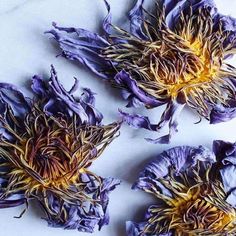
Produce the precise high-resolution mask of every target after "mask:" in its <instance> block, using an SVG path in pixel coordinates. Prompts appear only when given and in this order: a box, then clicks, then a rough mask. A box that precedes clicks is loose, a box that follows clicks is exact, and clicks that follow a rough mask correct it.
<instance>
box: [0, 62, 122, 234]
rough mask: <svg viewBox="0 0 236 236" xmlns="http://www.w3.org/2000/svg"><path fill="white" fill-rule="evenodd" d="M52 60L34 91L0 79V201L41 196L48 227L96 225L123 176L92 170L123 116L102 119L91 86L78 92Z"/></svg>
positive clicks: (1, 205) (13, 203)
mask: <svg viewBox="0 0 236 236" xmlns="http://www.w3.org/2000/svg"><path fill="white" fill-rule="evenodd" d="M77 88H78V81H77V80H76V82H75V84H74V86H73V88H72V89H71V90H70V91H69V92H67V91H66V90H65V89H64V88H63V86H62V85H61V84H60V83H59V81H58V78H57V75H56V72H55V70H54V68H53V67H52V70H51V78H50V80H49V81H45V80H43V79H42V78H40V77H39V76H34V77H33V80H32V90H33V93H34V98H33V99H30V98H26V97H25V96H24V95H23V94H22V93H21V92H20V91H19V90H17V88H15V86H13V85H10V84H5V83H1V84H0V109H1V115H0V124H1V125H0V126H1V132H2V135H1V138H0V208H5V207H14V206H17V205H21V204H25V203H26V204H27V205H28V202H29V201H30V200H32V199H33V200H37V201H38V202H39V203H40V205H41V206H42V208H43V209H44V211H45V213H46V220H47V221H48V223H49V225H50V226H53V227H63V228H65V229H78V230H79V231H83V232H93V231H94V228H95V227H96V226H97V225H98V226H99V228H101V227H102V226H103V225H105V224H108V221H109V216H108V212H107V205H108V201H109V198H108V194H109V192H110V191H112V190H113V189H115V187H116V186H117V185H118V184H119V183H120V181H118V180H116V179H113V178H102V177H100V176H97V175H96V174H94V173H92V172H91V171H89V169H88V168H89V166H90V165H91V164H92V162H93V161H94V160H96V159H97V158H98V157H99V156H100V155H101V153H102V152H103V150H104V149H105V148H106V146H107V145H108V144H109V143H110V142H111V141H112V140H113V139H114V137H115V134H116V133H117V131H118V130H119V127H120V123H119V122H117V123H112V124H110V125H102V124H101V121H102V114H101V113H100V112H99V111H97V110H96V108H95V107H94V105H95V104H94V103H95V98H94V93H92V91H91V90H90V89H84V93H83V94H82V95H81V97H80V98H79V99H76V98H75V97H74V95H73V93H74V92H75V91H76V89H77Z"/></svg>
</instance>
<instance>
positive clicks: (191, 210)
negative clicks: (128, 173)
mask: <svg viewBox="0 0 236 236" xmlns="http://www.w3.org/2000/svg"><path fill="white" fill-rule="evenodd" d="M213 150H214V152H212V151H210V150H208V149H207V148H204V147H202V146H200V147H198V148H195V147H189V146H181V147H175V148H172V149H169V150H167V151H165V152H163V153H162V154H160V155H158V156H157V157H156V158H155V159H154V160H153V162H151V163H150V164H149V165H148V166H147V167H146V168H145V169H144V170H143V171H142V172H141V174H140V177H139V179H138V181H137V182H136V183H135V185H134V189H142V190H144V191H145V192H147V193H151V194H153V195H154V197H155V202H156V203H155V204H153V205H152V206H150V207H149V209H148V211H147V213H146V215H145V220H144V221H143V222H141V223H135V222H127V235H128V236H141V235H142V236H152V235H160V236H167V235H168V236H172V235H186V236H187V235H215V236H217V235H219V236H223V235H235V233H236V227H235V226H236V195H235V187H236V184H235V182H234V181H232V180H233V179H234V178H235V174H236V166H235V163H236V162H235V160H236V151H235V150H236V145H235V144H231V143H225V142H223V141H215V142H214V144H213Z"/></svg>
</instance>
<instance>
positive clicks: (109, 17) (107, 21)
mask: <svg viewBox="0 0 236 236" xmlns="http://www.w3.org/2000/svg"><path fill="white" fill-rule="evenodd" d="M104 2H105V5H106V8H107V12H108V13H107V15H106V17H105V18H104V20H103V30H104V32H105V33H106V34H107V35H109V34H110V28H111V20H112V15H111V6H110V4H109V3H108V2H107V1H106V0H104Z"/></svg>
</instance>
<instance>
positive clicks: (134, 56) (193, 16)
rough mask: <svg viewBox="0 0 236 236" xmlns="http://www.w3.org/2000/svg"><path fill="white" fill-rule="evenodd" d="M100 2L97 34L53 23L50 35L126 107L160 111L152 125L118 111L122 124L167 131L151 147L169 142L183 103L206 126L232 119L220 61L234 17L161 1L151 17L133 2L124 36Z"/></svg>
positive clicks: (230, 43) (229, 76)
mask: <svg viewBox="0 0 236 236" xmlns="http://www.w3.org/2000/svg"><path fill="white" fill-rule="evenodd" d="M105 3H106V6H107V9H108V15H107V16H106V18H105V19H104V22H103V31H104V34H103V35H102V36H100V35H98V34H96V33H92V32H89V31H87V30H85V29H81V28H63V27H59V26H57V25H56V24H55V23H54V24H53V25H54V29H53V30H51V31H49V33H51V34H52V35H53V37H54V38H55V40H56V41H57V42H58V43H59V45H60V48H61V50H62V55H63V56H64V57H66V58H67V59H69V60H73V61H78V62H79V63H81V64H83V65H85V66H86V67H88V68H89V69H90V70H92V71H93V72H94V73H95V74H97V75H98V76H99V77H102V78H105V79H108V80H110V81H111V82H112V84H114V86H116V87H119V88H120V89H121V91H122V94H123V97H124V98H125V99H126V100H128V105H127V106H128V107H138V106H145V107H146V108H147V109H150V108H155V107H159V106H163V105H166V109H165V111H164V113H163V114H162V117H161V120H160V121H159V122H158V123H157V124H151V123H150V120H149V118H148V117H144V116H141V115H138V114H135V115H131V114H128V113H125V112H121V115H122V117H123V119H124V121H126V122H127V123H128V124H130V125H131V126H133V127H135V128H140V127H141V128H145V129H148V130H152V131H159V130H160V129H161V128H163V127H164V126H166V125H167V126H169V133H168V134H167V135H165V136H163V137H160V138H157V139H155V140H150V139H149V141H152V142H154V143H168V142H169V141H170V138H171V136H172V135H173V134H174V133H176V132H177V126H178V116H179V114H180V112H181V111H182V110H183V108H184V107H185V106H186V105H187V106H188V107H190V108H191V109H192V110H193V111H195V112H197V113H198V114H199V116H200V117H204V118H206V119H207V120H209V122H210V123H211V124H216V123H219V122H226V121H229V120H231V119H233V118H235V117H236V98H235V91H236V89H235V86H236V83H235V77H236V72H235V68H234V67H233V66H231V65H229V64H228V63H227V61H226V60H225V59H227V58H229V57H231V56H232V55H233V54H234V53H235V48H236V30H235V29H236V21H235V19H234V18H232V17H229V16H224V15H221V14H220V13H218V11H217V8H216V6H215V4H214V1H213V0H188V1H186V0H160V1H156V5H155V7H153V11H152V12H150V11H147V10H145V9H144V6H143V5H144V0H137V2H136V4H135V6H134V7H133V9H132V10H131V11H130V13H129V20H130V31H126V30H123V29H121V28H119V27H117V26H114V25H112V23H111V19H112V17H111V12H110V6H109V4H108V3H107V2H106V1H105Z"/></svg>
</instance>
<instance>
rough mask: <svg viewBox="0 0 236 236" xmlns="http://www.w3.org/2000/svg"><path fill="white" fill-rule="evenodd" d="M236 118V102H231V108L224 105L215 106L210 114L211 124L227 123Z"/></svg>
mask: <svg viewBox="0 0 236 236" xmlns="http://www.w3.org/2000/svg"><path fill="white" fill-rule="evenodd" d="M235 117H236V101H233V102H231V104H230V106H229V107H225V106H223V105H217V106H215V107H214V108H213V109H212V111H211V114H210V123H211V124H218V123H221V122H227V121H230V120H232V119H233V118H235Z"/></svg>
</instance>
